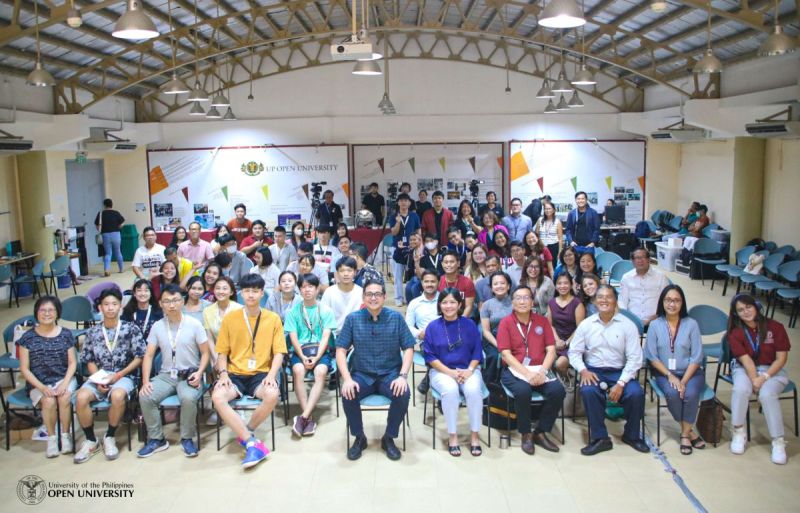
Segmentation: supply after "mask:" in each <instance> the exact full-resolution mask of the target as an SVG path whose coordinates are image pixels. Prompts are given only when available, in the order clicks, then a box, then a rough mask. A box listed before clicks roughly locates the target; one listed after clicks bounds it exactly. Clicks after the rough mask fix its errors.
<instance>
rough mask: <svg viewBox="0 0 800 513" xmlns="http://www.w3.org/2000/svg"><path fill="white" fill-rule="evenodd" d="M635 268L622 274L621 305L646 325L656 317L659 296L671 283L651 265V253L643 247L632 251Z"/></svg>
mask: <svg viewBox="0 0 800 513" xmlns="http://www.w3.org/2000/svg"><path fill="white" fill-rule="evenodd" d="M631 260H633V269H632V270H630V271H628V272H627V273H625V274H624V275H623V276H622V280H621V282H620V283H621V286H620V293H619V307H620V308H624V309H626V310H630V311H631V313H633V314H634V315H635V316H636V317H638V318H639V319H640V320H641V321H642V324H643V325H644V327H645V330H646V329H647V327H648V326H649V325H650V321H652V320H653V319H655V318H656V309H657V308H658V298H659V297H660V296H661V291H662V290H664V287H666V286H667V285H669V280H668V279H667V276H666V275H665V274H664V273H662V272H661V271H658V270H656V269H654V268H653V267H651V266H650V253H649V252H648V251H647V250H646V249H645V248H642V247H639V248H636V249H634V250H633V253H631Z"/></svg>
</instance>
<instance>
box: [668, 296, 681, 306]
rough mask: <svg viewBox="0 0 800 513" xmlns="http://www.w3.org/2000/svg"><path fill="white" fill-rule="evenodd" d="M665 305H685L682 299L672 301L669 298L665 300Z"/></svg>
mask: <svg viewBox="0 0 800 513" xmlns="http://www.w3.org/2000/svg"><path fill="white" fill-rule="evenodd" d="M664 303H665V304H668V305H679V304H681V303H683V300H681V299H680V298H678V299H672V298H670V297H668V298H665V299H664Z"/></svg>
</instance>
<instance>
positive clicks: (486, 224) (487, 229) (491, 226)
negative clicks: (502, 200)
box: [478, 210, 508, 251]
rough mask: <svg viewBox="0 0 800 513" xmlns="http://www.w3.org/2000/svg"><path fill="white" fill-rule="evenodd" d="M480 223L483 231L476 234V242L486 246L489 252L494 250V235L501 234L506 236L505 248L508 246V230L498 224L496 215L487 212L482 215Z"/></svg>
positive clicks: (495, 247) (489, 211)
mask: <svg viewBox="0 0 800 513" xmlns="http://www.w3.org/2000/svg"><path fill="white" fill-rule="evenodd" d="M481 221H483V229H482V230H481V231H480V232H479V233H478V242H480V243H481V244H483V245H484V246H486V248H487V249H488V250H489V251H493V250H496V249H497V246H496V244H495V240H494V239H495V235H496V234H498V233H500V232H503V233H505V234H506V246H508V228H506V227H505V226H503V225H502V224H500V220H499V219H498V218H497V214H495V213H494V212H492V211H491V210H487V211H486V212H484V213H483V217H481ZM506 249H508V247H506Z"/></svg>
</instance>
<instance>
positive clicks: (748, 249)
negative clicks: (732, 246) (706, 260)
mask: <svg viewBox="0 0 800 513" xmlns="http://www.w3.org/2000/svg"><path fill="white" fill-rule="evenodd" d="M755 251H756V247H755V246H745V247H743V248H742V249H740V250H738V251H737V252H736V254H735V256H734V263H732V264H727V263H726V264H718V265H716V266H715V267H714V269H716V271H717V272H718V273H720V274H722V275H724V276H725V283H724V287H723V289H722V295H723V296H724V295H725V292H727V291H728V280H729V279H730V278H738V277H739V276H741V275H742V273H743V272H744V268H745V267H746V266H747V261H748V260H749V259H750V255H752V254H753V253H755ZM711 290H714V281H712V282H711Z"/></svg>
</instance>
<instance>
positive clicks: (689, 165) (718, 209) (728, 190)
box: [648, 139, 735, 228]
mask: <svg viewBox="0 0 800 513" xmlns="http://www.w3.org/2000/svg"><path fill="white" fill-rule="evenodd" d="M734 143H735V139H729V140H727V141H709V142H704V143H691V144H683V145H681V158H680V165H679V167H678V198H677V203H678V204H677V206H676V210H674V211H673V212H675V213H676V214H680V215H684V214H685V212H686V209H687V208H688V207H689V205H690V204H691V202H692V201H699V202H700V203H704V204H706V205H708V209H709V217H711V221H712V222H715V223H718V224H720V225H722V226H723V227H726V228H729V227H730V226H731V222H732V205H731V200H732V198H733V163H734V146H735V144H734ZM648 210H649V209H648Z"/></svg>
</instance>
